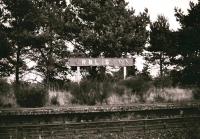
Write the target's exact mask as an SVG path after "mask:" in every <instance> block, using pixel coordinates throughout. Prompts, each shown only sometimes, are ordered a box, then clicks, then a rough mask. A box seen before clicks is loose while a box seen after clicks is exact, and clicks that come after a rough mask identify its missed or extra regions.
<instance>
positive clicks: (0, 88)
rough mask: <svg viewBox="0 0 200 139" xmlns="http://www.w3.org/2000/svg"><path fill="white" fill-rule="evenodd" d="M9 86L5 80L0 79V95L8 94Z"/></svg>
mask: <svg viewBox="0 0 200 139" xmlns="http://www.w3.org/2000/svg"><path fill="white" fill-rule="evenodd" d="M10 90H11V85H10V84H9V83H7V82H6V80H3V79H0V95H6V94H8V93H10Z"/></svg>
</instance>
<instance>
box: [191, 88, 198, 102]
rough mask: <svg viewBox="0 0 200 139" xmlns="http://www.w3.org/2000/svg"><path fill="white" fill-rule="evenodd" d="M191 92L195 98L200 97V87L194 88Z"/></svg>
mask: <svg viewBox="0 0 200 139" xmlns="http://www.w3.org/2000/svg"><path fill="white" fill-rule="evenodd" d="M192 93H193V97H194V99H197V100H199V99H200V88H194V89H193V90H192Z"/></svg>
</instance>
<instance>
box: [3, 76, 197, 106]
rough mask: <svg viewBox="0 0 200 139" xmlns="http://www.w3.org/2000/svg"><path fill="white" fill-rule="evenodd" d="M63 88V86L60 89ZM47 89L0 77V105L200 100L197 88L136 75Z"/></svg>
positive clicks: (110, 103) (65, 104) (103, 103)
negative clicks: (164, 84)
mask: <svg viewBox="0 0 200 139" xmlns="http://www.w3.org/2000/svg"><path fill="white" fill-rule="evenodd" d="M63 88H64V89H63ZM63 88H62V89H59V88H53V87H51V88H49V89H46V88H44V87H43V86H41V85H37V84H26V83H25V84H23V85H22V86H21V87H20V88H18V89H16V88H15V87H14V85H12V84H8V83H7V82H6V81H5V80H0V107H16V106H19V107H41V106H52V105H55V106H69V105H114V104H131V103H132V104H133V103H156V102H161V103H162V102H163V103H165V102H185V101H193V100H199V99H200V89H199V88H197V87H196V88H192V89H184V88H180V87H170V86H167V87H162V88H161V87H158V86H155V82H152V81H146V80H144V79H141V78H139V77H136V78H131V79H128V80H121V81H108V80H107V81H101V82H100V81H91V80H83V81H81V82H80V84H78V83H73V82H68V83H67V84H65V87H63Z"/></svg>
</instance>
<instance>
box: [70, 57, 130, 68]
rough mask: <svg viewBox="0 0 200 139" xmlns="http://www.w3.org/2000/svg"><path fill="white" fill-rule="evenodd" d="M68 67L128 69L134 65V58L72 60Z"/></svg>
mask: <svg viewBox="0 0 200 139" xmlns="http://www.w3.org/2000/svg"><path fill="white" fill-rule="evenodd" d="M67 65H68V66H80V67H83V66H119V67H127V66H133V65H134V59H132V58H70V59H68V62H67Z"/></svg>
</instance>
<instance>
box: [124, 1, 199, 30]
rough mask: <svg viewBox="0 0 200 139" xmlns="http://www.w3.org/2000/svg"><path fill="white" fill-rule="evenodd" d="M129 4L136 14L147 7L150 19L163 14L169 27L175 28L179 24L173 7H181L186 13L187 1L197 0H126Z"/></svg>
mask: <svg viewBox="0 0 200 139" xmlns="http://www.w3.org/2000/svg"><path fill="white" fill-rule="evenodd" d="M126 1H127V2H128V3H129V5H128V7H132V8H133V9H135V11H136V14H138V13H139V12H142V11H144V8H147V9H148V11H149V14H150V19H151V21H155V20H156V19H157V15H160V14H161V15H164V16H165V17H166V18H167V19H168V21H169V24H170V29H173V30H177V29H178V28H179V27H180V25H179V23H178V22H177V21H176V18H175V16H174V13H175V12H174V8H175V7H178V8H181V9H182V10H183V11H184V13H185V14H187V9H188V8H189V2H190V1H192V2H194V3H197V2H198V0H126Z"/></svg>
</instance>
